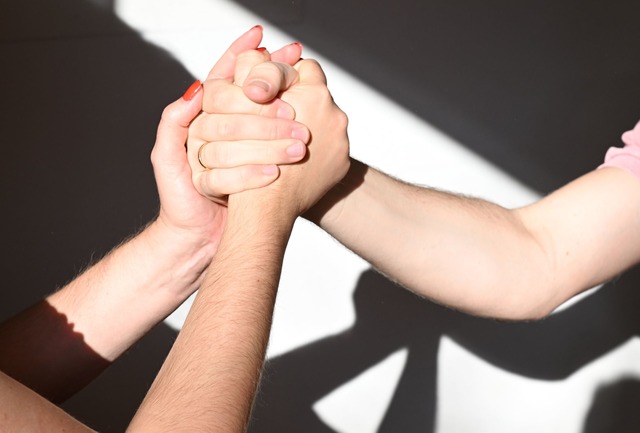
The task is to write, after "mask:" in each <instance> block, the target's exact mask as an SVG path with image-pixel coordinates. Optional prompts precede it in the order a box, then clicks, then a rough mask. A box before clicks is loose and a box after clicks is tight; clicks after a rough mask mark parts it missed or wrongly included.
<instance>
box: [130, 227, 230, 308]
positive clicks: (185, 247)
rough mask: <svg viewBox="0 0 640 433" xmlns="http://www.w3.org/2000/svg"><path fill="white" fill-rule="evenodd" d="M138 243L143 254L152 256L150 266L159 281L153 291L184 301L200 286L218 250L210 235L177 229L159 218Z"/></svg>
mask: <svg viewBox="0 0 640 433" xmlns="http://www.w3.org/2000/svg"><path fill="white" fill-rule="evenodd" d="M139 242H140V243H141V244H142V247H141V253H147V254H148V255H149V259H148V264H149V266H150V267H151V268H155V269H156V275H157V276H158V280H157V286H156V287H155V288H154V290H156V291H158V290H161V291H164V292H165V293H167V294H169V295H174V296H177V297H178V298H184V299H186V298H187V297H188V296H189V295H191V294H192V293H193V292H194V291H195V290H196V289H197V287H198V286H199V284H200V283H201V280H202V274H203V273H204V271H205V270H206V268H207V267H208V266H209V264H210V263H211V260H212V259H213V256H214V254H215V252H216V248H217V243H214V242H213V240H212V237H211V236H209V237H208V238H207V236H202V235H200V236H197V235H194V234H191V233H187V232H186V231H183V230H177V229H175V228H173V227H171V226H169V225H167V224H166V223H165V222H164V221H163V220H162V218H160V217H159V218H158V219H156V220H155V221H153V222H152V223H151V224H149V226H147V228H145V229H144V231H143V232H142V233H140V235H139ZM160 268H162V269H160Z"/></svg>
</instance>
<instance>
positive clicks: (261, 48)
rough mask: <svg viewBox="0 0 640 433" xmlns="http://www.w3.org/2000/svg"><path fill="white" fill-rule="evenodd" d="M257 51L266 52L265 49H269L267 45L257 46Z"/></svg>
mask: <svg viewBox="0 0 640 433" xmlns="http://www.w3.org/2000/svg"><path fill="white" fill-rule="evenodd" d="M256 50H257V51H260V52H261V53H264V52H265V51H267V49H266V48H265V47H258V48H256Z"/></svg>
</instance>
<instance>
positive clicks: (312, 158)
mask: <svg viewBox="0 0 640 433" xmlns="http://www.w3.org/2000/svg"><path fill="white" fill-rule="evenodd" d="M296 69H297V70H298V73H299V82H298V83H296V84H294V85H293V86H291V88H289V89H288V90H286V91H285V92H284V93H283V94H282V96H281V98H282V99H283V100H284V101H286V102H288V103H289V104H291V105H292V106H293V107H294V108H295V110H296V113H297V115H296V120H297V121H298V122H300V123H303V124H305V125H307V127H308V128H309V130H310V132H311V140H310V142H309V145H308V151H307V156H306V158H305V160H304V161H303V162H301V163H298V164H295V165H290V166H284V167H281V173H280V177H279V178H278V180H277V181H275V182H274V183H273V184H271V185H269V186H268V187H267V188H263V189H261V190H259V192H258V193H257V194H261V195H262V197H263V198H266V200H264V201H262V203H267V206H279V207H284V208H289V209H290V210H291V212H292V213H295V214H296V215H299V214H301V213H304V212H305V211H307V210H308V209H309V208H310V207H311V206H312V205H313V204H315V203H316V202H317V201H318V200H319V199H320V198H321V197H322V196H323V195H324V194H325V193H326V192H327V191H328V190H329V189H330V188H332V187H333V186H334V185H335V184H336V183H337V182H339V181H340V180H341V179H342V178H343V177H344V175H345V174H346V172H347V170H348V168H349V139H348V137H347V126H348V119H347V116H346V114H345V113H344V112H343V111H342V110H340V108H338V106H337V105H336V104H335V102H334V101H333V97H332V96H331V93H330V92H329V89H328V88H327V86H326V78H325V75H324V73H323V71H322V69H321V68H320V65H319V64H318V63H317V62H315V61H313V60H303V61H301V62H299V63H298V64H297V65H296Z"/></svg>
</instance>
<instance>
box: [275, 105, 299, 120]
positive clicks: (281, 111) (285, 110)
mask: <svg viewBox="0 0 640 433" xmlns="http://www.w3.org/2000/svg"><path fill="white" fill-rule="evenodd" d="M295 115H296V113H295V112H294V111H293V108H291V107H290V106H289V105H283V106H282V107H278V111H276V117H277V118H278V119H289V120H291V119H293V118H294V117H295Z"/></svg>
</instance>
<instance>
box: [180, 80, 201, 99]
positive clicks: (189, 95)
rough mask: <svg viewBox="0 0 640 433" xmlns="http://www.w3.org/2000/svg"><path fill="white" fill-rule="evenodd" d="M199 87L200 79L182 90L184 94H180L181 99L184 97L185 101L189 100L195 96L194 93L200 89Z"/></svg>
mask: <svg viewBox="0 0 640 433" xmlns="http://www.w3.org/2000/svg"><path fill="white" fill-rule="evenodd" d="M200 89H202V83H200V80H196V81H195V82H194V83H193V84H192V85H191V86H189V88H188V89H187V91H186V92H184V95H182V99H184V100H185V101H191V100H192V99H193V97H194V96H196V93H198V92H199V91H200Z"/></svg>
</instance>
